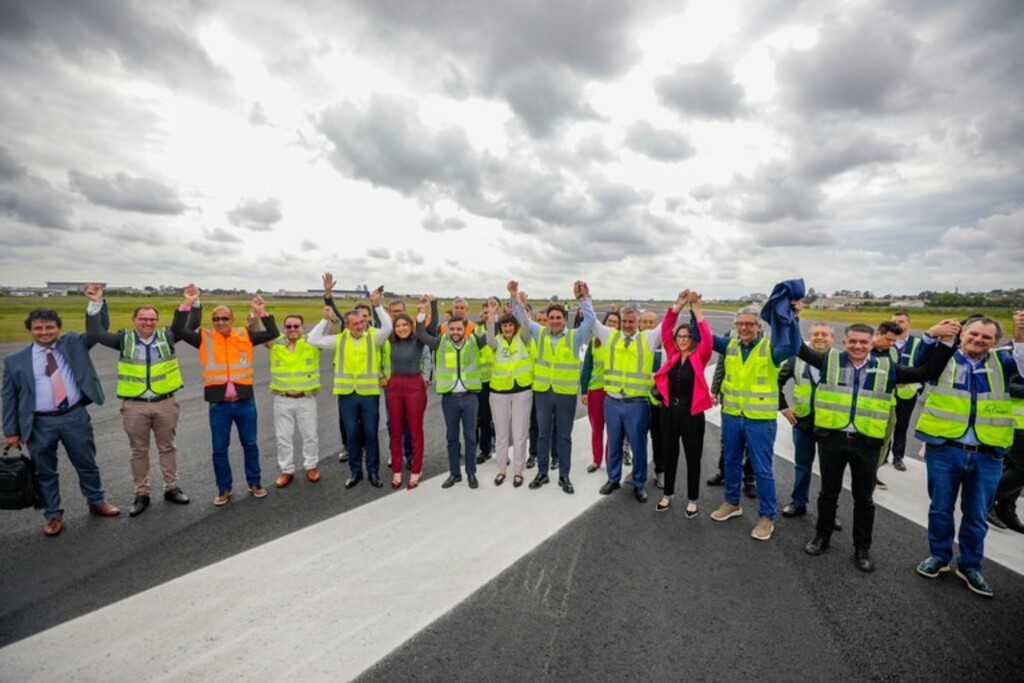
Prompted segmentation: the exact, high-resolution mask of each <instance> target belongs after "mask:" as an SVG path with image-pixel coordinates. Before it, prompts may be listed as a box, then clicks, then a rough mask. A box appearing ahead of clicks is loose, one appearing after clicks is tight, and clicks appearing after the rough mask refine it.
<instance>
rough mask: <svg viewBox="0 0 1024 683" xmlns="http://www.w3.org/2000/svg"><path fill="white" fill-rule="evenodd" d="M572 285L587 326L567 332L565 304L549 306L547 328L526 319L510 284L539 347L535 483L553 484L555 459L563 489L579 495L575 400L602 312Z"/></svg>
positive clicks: (515, 290)
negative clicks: (583, 355) (583, 354)
mask: <svg viewBox="0 0 1024 683" xmlns="http://www.w3.org/2000/svg"><path fill="white" fill-rule="evenodd" d="M583 284H585V283H582V282H576V283H574V285H573V290H574V291H573V293H574V294H575V295H576V298H577V299H578V300H580V301H581V302H582V303H583V304H584V305H582V306H581V309H582V310H583V322H582V324H580V326H579V327H578V328H576V329H567V327H566V322H567V320H568V312H567V311H566V309H565V307H564V306H562V305H561V304H556V303H553V304H550V305H549V306H548V307H547V308H546V309H545V310H544V313H545V317H546V319H547V325H545V326H541V325H540V324H538V323H535V322H532V321H531V320H530V319H529V318H528V317H527V316H526V310H525V308H524V307H523V303H525V301H521V300H520V297H519V294H520V292H519V283H518V282H516V281H515V280H513V281H511V282H509V283H508V291H509V294H510V295H511V299H512V311H513V313H514V315H515V316H516V318H517V319H518V320H519V324H520V325H521V326H522V328H523V329H524V330H528V336H529V338H530V340H531V342H532V343H533V344H534V345H535V349H536V351H535V354H534V365H533V405H534V410H535V411H536V414H537V474H536V476H534V478H533V481H531V482H530V488H531V489H538V488H540V487H541V486H543V485H544V484H547V483H548V481H549V478H548V467H549V465H550V464H551V456H552V454H554V456H555V458H556V459H557V460H558V485H559V486H560V487H561V488H562V491H563V492H565V493H570V494H571V493H575V490H574V488H573V485H572V480H571V479H570V474H571V472H572V427H573V422H574V420H575V417H576V399H577V396H578V395H579V392H580V387H579V384H580V369H581V363H580V347H581V346H583V345H584V344H586V343H587V342H588V341H589V340H590V335H591V331H592V330H593V327H594V323H595V322H597V314H596V313H595V312H594V308H593V305H592V304H589V303H588V302H585V301H584V298H585V297H584V294H583V289H582V288H581V285H583Z"/></svg>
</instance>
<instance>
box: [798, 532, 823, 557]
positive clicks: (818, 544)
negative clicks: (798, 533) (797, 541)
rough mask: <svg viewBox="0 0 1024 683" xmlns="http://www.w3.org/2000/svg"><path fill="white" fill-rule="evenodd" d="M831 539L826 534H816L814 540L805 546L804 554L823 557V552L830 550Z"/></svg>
mask: <svg viewBox="0 0 1024 683" xmlns="http://www.w3.org/2000/svg"><path fill="white" fill-rule="evenodd" d="M828 543H829V538H828V536H825V535H824V534H815V536H814V538H812V539H811V540H809V541H807V545H805V546H804V552H805V553H807V554H808V555H815V556H817V555H821V554H822V553H823V552H825V551H826V550H828Z"/></svg>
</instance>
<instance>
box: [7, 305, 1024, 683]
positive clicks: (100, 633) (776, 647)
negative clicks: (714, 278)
mask: <svg viewBox="0 0 1024 683" xmlns="http://www.w3.org/2000/svg"><path fill="white" fill-rule="evenodd" d="M713 324H714V325H715V327H716V329H718V330H719V331H721V330H723V329H725V327H727V325H728V317H727V316H718V315H716V316H714V317H713ZM19 346H20V345H7V346H5V347H3V348H0V353H10V351H11V350H14V349H17V348H19ZM179 348H180V353H181V357H182V361H183V371H184V375H185V378H186V382H187V385H188V386H187V387H186V389H185V390H183V391H182V392H181V393H180V394H179V399H180V403H181V405H182V420H181V424H180V428H179V434H178V443H179V449H180V451H181V454H180V456H179V462H180V469H181V475H182V487H183V488H184V489H185V491H186V492H187V493H188V494H189V495H191V496H192V497H193V503H192V504H191V505H188V506H185V507H178V506H173V505H170V504H164V503H163V501H162V500H160V499H158V498H157V499H155V500H154V505H153V506H152V508H151V509H150V510H149V511H147V512H146V513H145V514H144V515H142V516H140V517H138V518H136V519H129V518H128V517H127V515H125V514H123V515H122V516H120V517H118V518H114V519H99V518H95V517H90V516H89V515H88V514H87V511H86V508H85V504H84V501H83V500H82V498H81V496H80V495H79V494H78V492H77V486H76V484H75V477H74V474H73V470H72V469H71V468H70V467H69V466H67V463H66V461H64V462H62V466H63V467H62V472H64V474H65V476H64V477H63V479H62V493H63V497H64V506H65V508H66V510H67V512H66V517H65V519H66V522H67V527H66V529H65V531H64V533H62V534H61V535H60V536H59V537H57V538H53V539H49V538H45V537H44V536H43V535H42V532H41V527H42V518H41V515H39V513H38V512H36V511H21V512H5V513H4V514H3V519H4V521H5V522H6V523H5V524H4V525H3V528H2V529H0V572H2V575H3V576H4V581H3V582H2V583H0V586H2V588H0V597H2V600H0V646H7V647H3V648H2V649H0V680H2V681H8V680H11V681H21V680H86V681H88V680H106V681H110V680H114V681H116V680H227V679H235V680H237V679H239V678H243V677H245V678H256V677H260V678H263V679H266V680H281V679H284V678H285V677H288V678H295V677H298V678H299V679H300V680H342V679H347V678H352V677H356V676H360V675H361V676H362V678H363V679H365V680H480V679H481V678H485V677H486V678H491V679H494V680H524V679H530V678H533V679H544V680H552V679H555V678H559V679H567V680H613V679H622V678H623V677H629V678H632V679H636V680H655V679H666V678H667V679H673V680H674V679H681V678H691V679H695V680H719V679H722V678H725V677H730V678H739V679H741V680H742V679H751V678H755V677H756V678H759V679H762V680H793V679H794V678H796V677H809V678H811V679H814V680H818V679H831V680H918V679H925V678H937V677H942V678H950V677H952V678H954V679H982V678H991V677H996V676H1001V677H1006V678H1010V679H1012V678H1015V677H1017V676H1019V671H1020V669H1021V667H1020V663H1019V661H1018V660H1017V659H1015V657H1019V633H1020V624H1021V623H1022V622H1021V616H1020V615H1021V614H1024V576H1022V574H1021V572H1022V571H1024V570H1022V566H1024V536H1020V535H1014V534H1011V533H1009V532H996V531H992V532H990V534H989V538H990V539H991V540H992V541H993V544H992V545H993V548H996V547H997V546H998V547H999V548H1000V552H1002V553H1003V555H1002V557H1003V558H1004V559H1003V561H1004V564H1005V565H1006V566H1002V565H1000V564H997V563H996V562H992V561H989V562H988V564H987V565H986V576H987V577H988V578H989V580H990V581H991V582H992V583H993V585H994V587H995V589H996V591H997V595H996V598H995V599H994V600H983V599H981V598H979V597H977V596H975V595H973V594H971V593H969V592H968V591H967V590H966V588H965V587H964V586H963V584H962V583H961V582H960V581H959V580H958V579H956V578H955V577H953V576H952V575H946V576H944V577H942V578H941V579H939V580H936V581H929V580H926V579H923V578H921V577H919V576H917V575H916V574H915V573H914V566H915V565H916V563H917V562H918V561H920V560H921V559H923V557H924V556H925V555H926V554H927V542H926V537H925V532H924V529H923V528H922V526H921V523H922V521H921V517H920V514H921V506H922V504H923V505H924V511H925V512H926V509H927V508H926V505H927V503H926V500H927V499H926V496H925V495H923V491H922V490H921V489H922V488H923V483H922V482H923V463H921V462H919V461H916V462H911V463H910V464H911V468H910V472H908V473H907V474H906V475H901V474H899V473H895V472H892V471H891V470H885V474H886V479H887V481H890V483H891V487H892V488H891V489H890V491H888V492H879V494H878V496H877V497H876V500H877V502H878V504H879V510H878V513H877V516H876V540H875V555H876V559H877V561H878V564H879V569H878V571H877V572H875V573H874V574H872V575H864V574H861V573H860V572H858V571H856V570H855V569H854V567H853V565H852V563H851V562H850V558H849V555H850V550H851V549H850V546H849V535H848V534H849V532H844V533H845V534H846V536H845V537H843V535H842V534H839V535H837V537H836V538H835V539H834V546H833V549H832V550H831V551H830V553H828V554H827V555H825V556H823V557H820V558H810V557H808V556H806V555H805V554H804V553H803V552H802V551H801V547H802V545H803V543H805V542H806V540H807V539H808V538H809V537H810V535H813V530H812V529H813V521H812V517H811V516H808V517H806V518H802V519H797V520H784V519H780V520H779V521H778V524H777V529H778V531H777V533H776V537H775V538H774V539H773V540H772V541H770V542H768V543H758V542H756V541H753V540H751V539H750V538H749V530H750V527H751V526H752V525H753V522H754V521H755V520H756V504H747V506H746V507H747V511H746V515H745V517H744V518H743V519H742V520H732V521H729V522H726V523H716V522H713V521H712V520H710V518H708V517H707V516H706V513H707V512H710V511H711V510H713V509H714V507H715V506H717V504H718V503H719V502H720V500H721V489H712V488H708V487H706V486H703V485H702V493H701V506H702V512H704V513H705V514H704V515H702V516H700V517H699V518H697V519H694V520H687V519H686V518H685V516H684V515H683V514H682V511H681V507H682V506H680V505H679V504H678V501H677V502H676V505H674V506H673V508H672V509H671V510H670V511H669V512H668V513H664V514H657V513H655V512H654V501H655V500H656V498H657V495H656V493H657V492H656V491H655V490H654V489H653V487H652V486H650V485H649V486H648V490H649V492H650V493H651V501H649V502H648V503H647V504H646V505H639V504H637V503H636V502H635V501H634V500H633V498H632V497H631V496H630V495H629V494H628V487H625V490H626V491H627V492H626V493H621V495H618V494H617V495H612V496H609V497H600V496H598V495H597V494H596V490H597V488H598V487H600V485H601V483H603V479H604V470H603V469H602V470H599V472H597V473H594V474H591V475H588V474H587V473H586V472H585V467H584V466H585V463H586V462H587V452H588V448H587V443H588V439H587V438H586V435H587V434H588V433H589V425H587V423H586V420H578V421H577V423H576V429H575V442H576V447H575V449H574V469H573V472H574V475H573V479H574V482H575V484H576V488H577V494H576V495H575V496H572V497H569V496H566V495H565V494H563V493H562V492H561V491H560V490H559V489H558V488H557V486H554V485H550V486H547V487H545V488H543V489H541V490H540V491H531V490H528V489H526V488H525V487H524V488H522V489H518V490H512V489H511V487H510V486H509V483H506V484H505V486H504V487H503V488H501V489H497V490H496V489H494V487H493V485H492V484H491V483H490V480H491V479H492V478H493V473H494V471H495V470H494V464H493V461H490V462H488V463H487V464H485V465H484V466H482V467H481V484H482V485H481V488H480V489H479V490H478V491H470V490H468V489H467V488H465V487H464V485H463V486H460V487H456V488H455V489H453V490H450V491H442V490H441V489H440V478H436V475H438V474H442V473H443V472H444V471H445V470H446V468H447V465H446V459H445V455H444V443H443V434H442V432H443V428H442V427H441V425H442V421H441V416H440V409H439V405H438V403H437V401H436V400H434V397H433V396H432V400H431V404H430V408H429V410H428V414H427V425H428V429H427V458H426V471H425V476H427V477H435V478H434V479H431V480H428V481H427V482H425V483H424V485H423V486H421V488H420V489H419V490H417V491H413V492H408V491H404V490H403V491H397V492H391V491H390V489H388V488H385V489H380V490H378V489H372V488H370V487H369V486H368V485H367V484H365V483H363V484H361V485H359V486H358V487H356V488H355V489H352V490H349V491H345V490H344V489H343V487H342V483H343V481H344V479H345V477H346V476H347V467H346V466H343V465H340V464H339V463H338V462H337V459H336V455H335V454H336V452H337V450H338V449H339V447H340V440H339V437H338V433H337V426H336V416H337V412H336V408H335V405H334V399H333V397H331V396H329V395H326V394H325V395H322V396H321V397H320V403H319V405H320V409H321V420H320V437H321V452H322V454H323V456H322V460H321V464H322V469H323V472H324V477H323V480H322V481H321V482H320V483H319V484H315V485H313V484H309V483H308V482H305V481H304V480H302V479H299V480H297V481H296V482H295V483H293V484H292V485H291V486H290V487H289V488H287V489H285V490H276V489H273V488H271V491H270V495H269V496H268V497H267V498H266V499H263V500H259V501H258V500H254V499H248V498H246V497H244V496H236V497H235V500H234V501H233V502H232V503H231V504H229V505H228V506H226V507H225V508H223V509H220V508H215V507H214V506H213V505H212V502H211V501H212V497H213V495H214V494H215V493H216V491H215V487H214V485H213V476H212V468H211V466H210V462H209V430H208V426H207V422H206V407H205V405H204V403H203V401H202V398H201V387H200V381H199V370H198V363H197V361H196V356H195V353H194V351H193V350H191V349H190V348H187V347H185V346H184V345H181V346H179ZM261 354H263V352H262V351H259V352H258V356H260V355H261ZM93 358H94V360H95V361H96V365H97V368H98V369H99V371H100V373H101V375H102V376H103V378H104V386H105V387H106V388H107V389H108V394H111V395H112V394H113V386H114V379H113V375H114V367H115V360H116V359H115V354H114V352H113V351H110V350H108V349H103V348H98V349H95V350H94V351H93ZM259 367H260V372H258V373H257V387H258V394H259V396H260V399H259V410H260V416H261V418H260V445H261V460H262V463H263V469H264V484H265V485H267V486H270V485H271V484H272V482H273V479H274V478H275V477H276V475H277V469H276V463H275V457H274V446H273V434H272V425H271V420H270V401H269V396H268V394H267V392H266V383H267V375H266V367H265V364H263V365H261V366H259ZM324 372H325V376H326V373H328V372H329V360H328V359H327V358H326V357H325V360H324ZM118 403H119V402H118V401H117V400H116V399H114V398H111V399H110V400H109V401H108V403H107V404H106V405H104V406H102V407H90V409H89V410H90V413H91V414H92V416H93V420H94V424H95V427H96V435H97V445H98V451H99V460H100V466H101V470H102V473H103V478H104V485H105V487H106V489H107V492H108V497H109V498H110V500H112V502H114V503H115V504H118V505H121V506H123V507H125V508H126V507H127V505H128V504H130V502H131V497H132V487H131V480H130V475H129V472H128V464H127V443H126V439H125V437H124V434H123V432H122V431H121V426H120V416H119V415H118V414H117V411H118V408H119V406H118ZM579 414H580V415H582V414H583V413H582V410H581V411H580V413H579ZM717 442H718V431H717V428H715V427H714V426H709V430H708V435H707V439H706V450H705V457H704V472H703V475H704V478H706V477H707V476H709V475H710V474H711V472H712V470H713V468H714V466H715V460H716V459H717V454H718V449H717ZM787 446H788V432H787V431H786V430H783V429H780V434H779V439H778V441H777V452H779V454H780V457H778V458H777V459H776V478H777V483H778V491H779V500H780V503H779V504H780V506H781V505H783V504H785V502H787V497H786V494H787V493H788V491H789V489H790V487H791V485H792V466H791V465H790V464H789V462H788V461H787V460H785V459H784V458H785V456H786V450H787ZM915 448H916V444H911V451H912V452H916V450H914V449H915ZM232 459H233V462H234V463H235V467H236V472H238V471H239V470H240V467H241V464H240V459H241V458H240V453H238V452H237V447H236V448H234V449H233V452H232ZM388 472H389V470H387V468H386V466H385V467H383V468H382V473H383V474H384V478H385V479H387V475H388ZM902 476H906V477H907V479H906V480H905V481H903V482H900V481H898V478H899V477H902ZM893 480H897V481H896V482H893ZM158 482H159V475H158V474H157V479H156V481H155V482H154V484H155V486H154V489H155V490H158V489H159V483H158ZM816 487H817V484H816V483H815V487H814V489H815V490H816ZM517 496H518V497H520V500H513V499H514V498H516V497H517ZM887 498H888V499H889V500H886V499H887ZM922 500H923V501H924V503H922V502H921V501H922ZM850 505H851V502H850V499H849V497H844V499H843V500H842V502H841V506H842V509H843V510H844V511H846V513H847V517H848V516H849V509H850ZM892 510H900V513H899V514H897V513H896V512H893V511H892ZM904 515H906V516H904ZM915 515H916V516H917V521H914V519H913V518H914V516H915ZM908 517H909V518H908ZM1008 567H1016V568H1015V569H1012V568H1008ZM76 618H77V619H76Z"/></svg>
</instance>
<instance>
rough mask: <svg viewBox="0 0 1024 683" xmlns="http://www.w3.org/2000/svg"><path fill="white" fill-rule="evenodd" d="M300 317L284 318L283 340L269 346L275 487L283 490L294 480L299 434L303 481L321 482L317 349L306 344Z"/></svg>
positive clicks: (302, 320)
mask: <svg viewBox="0 0 1024 683" xmlns="http://www.w3.org/2000/svg"><path fill="white" fill-rule="evenodd" d="M305 323H306V321H305V319H303V317H302V316H301V315H298V314H292V315H288V316H285V319H284V323H283V325H284V336H283V337H280V338H278V339H276V340H275V341H274V342H273V343H272V344H271V346H270V392H271V393H272V394H273V395H274V433H275V434H276V435H277V465H278V467H280V468H281V475H280V476H279V477H278V478H277V481H276V482H275V486H277V488H279V489H283V488H284V487H285V486H288V484H290V483H291V482H292V480H293V479H294V478H295V447H294V445H293V440H294V438H295V431H296V430H298V432H299V438H300V439H302V465H303V467H304V468H305V470H306V479H308V480H309V481H310V482H313V483H316V482H318V481H320V470H319V469H318V468H317V465H318V464H319V461H320V444H319V439H318V437H317V410H316V395H317V392H319V391H320V349H318V348H317V347H315V346H313V345H312V344H310V343H309V342H307V341H306V339H305V337H304V336H303V333H304V332H305V327H306V324H305Z"/></svg>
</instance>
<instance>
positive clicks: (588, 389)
mask: <svg viewBox="0 0 1024 683" xmlns="http://www.w3.org/2000/svg"><path fill="white" fill-rule="evenodd" d="M601 322H602V323H604V324H605V325H606V326H608V327H613V328H615V329H619V326H620V319H619V314H618V313H616V312H615V311H609V312H608V313H605V315H604V319H603V320H602V321H601ZM607 362H608V348H607V347H604V346H601V342H600V340H598V338H597V337H591V340H590V344H589V345H588V346H587V352H586V354H584V356H583V370H582V372H581V373H580V392H581V394H580V395H581V398H580V400H582V401H583V405H585V406H586V407H587V418H588V419H589V420H590V452H591V455H592V457H593V462H591V463H590V464H589V465H587V472H588V473H589V472H596V471H597V470H598V469H600V467H601V463H602V462H603V461H604V455H605V444H604V396H605V394H604V366H605V364H606V363H607Z"/></svg>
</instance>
